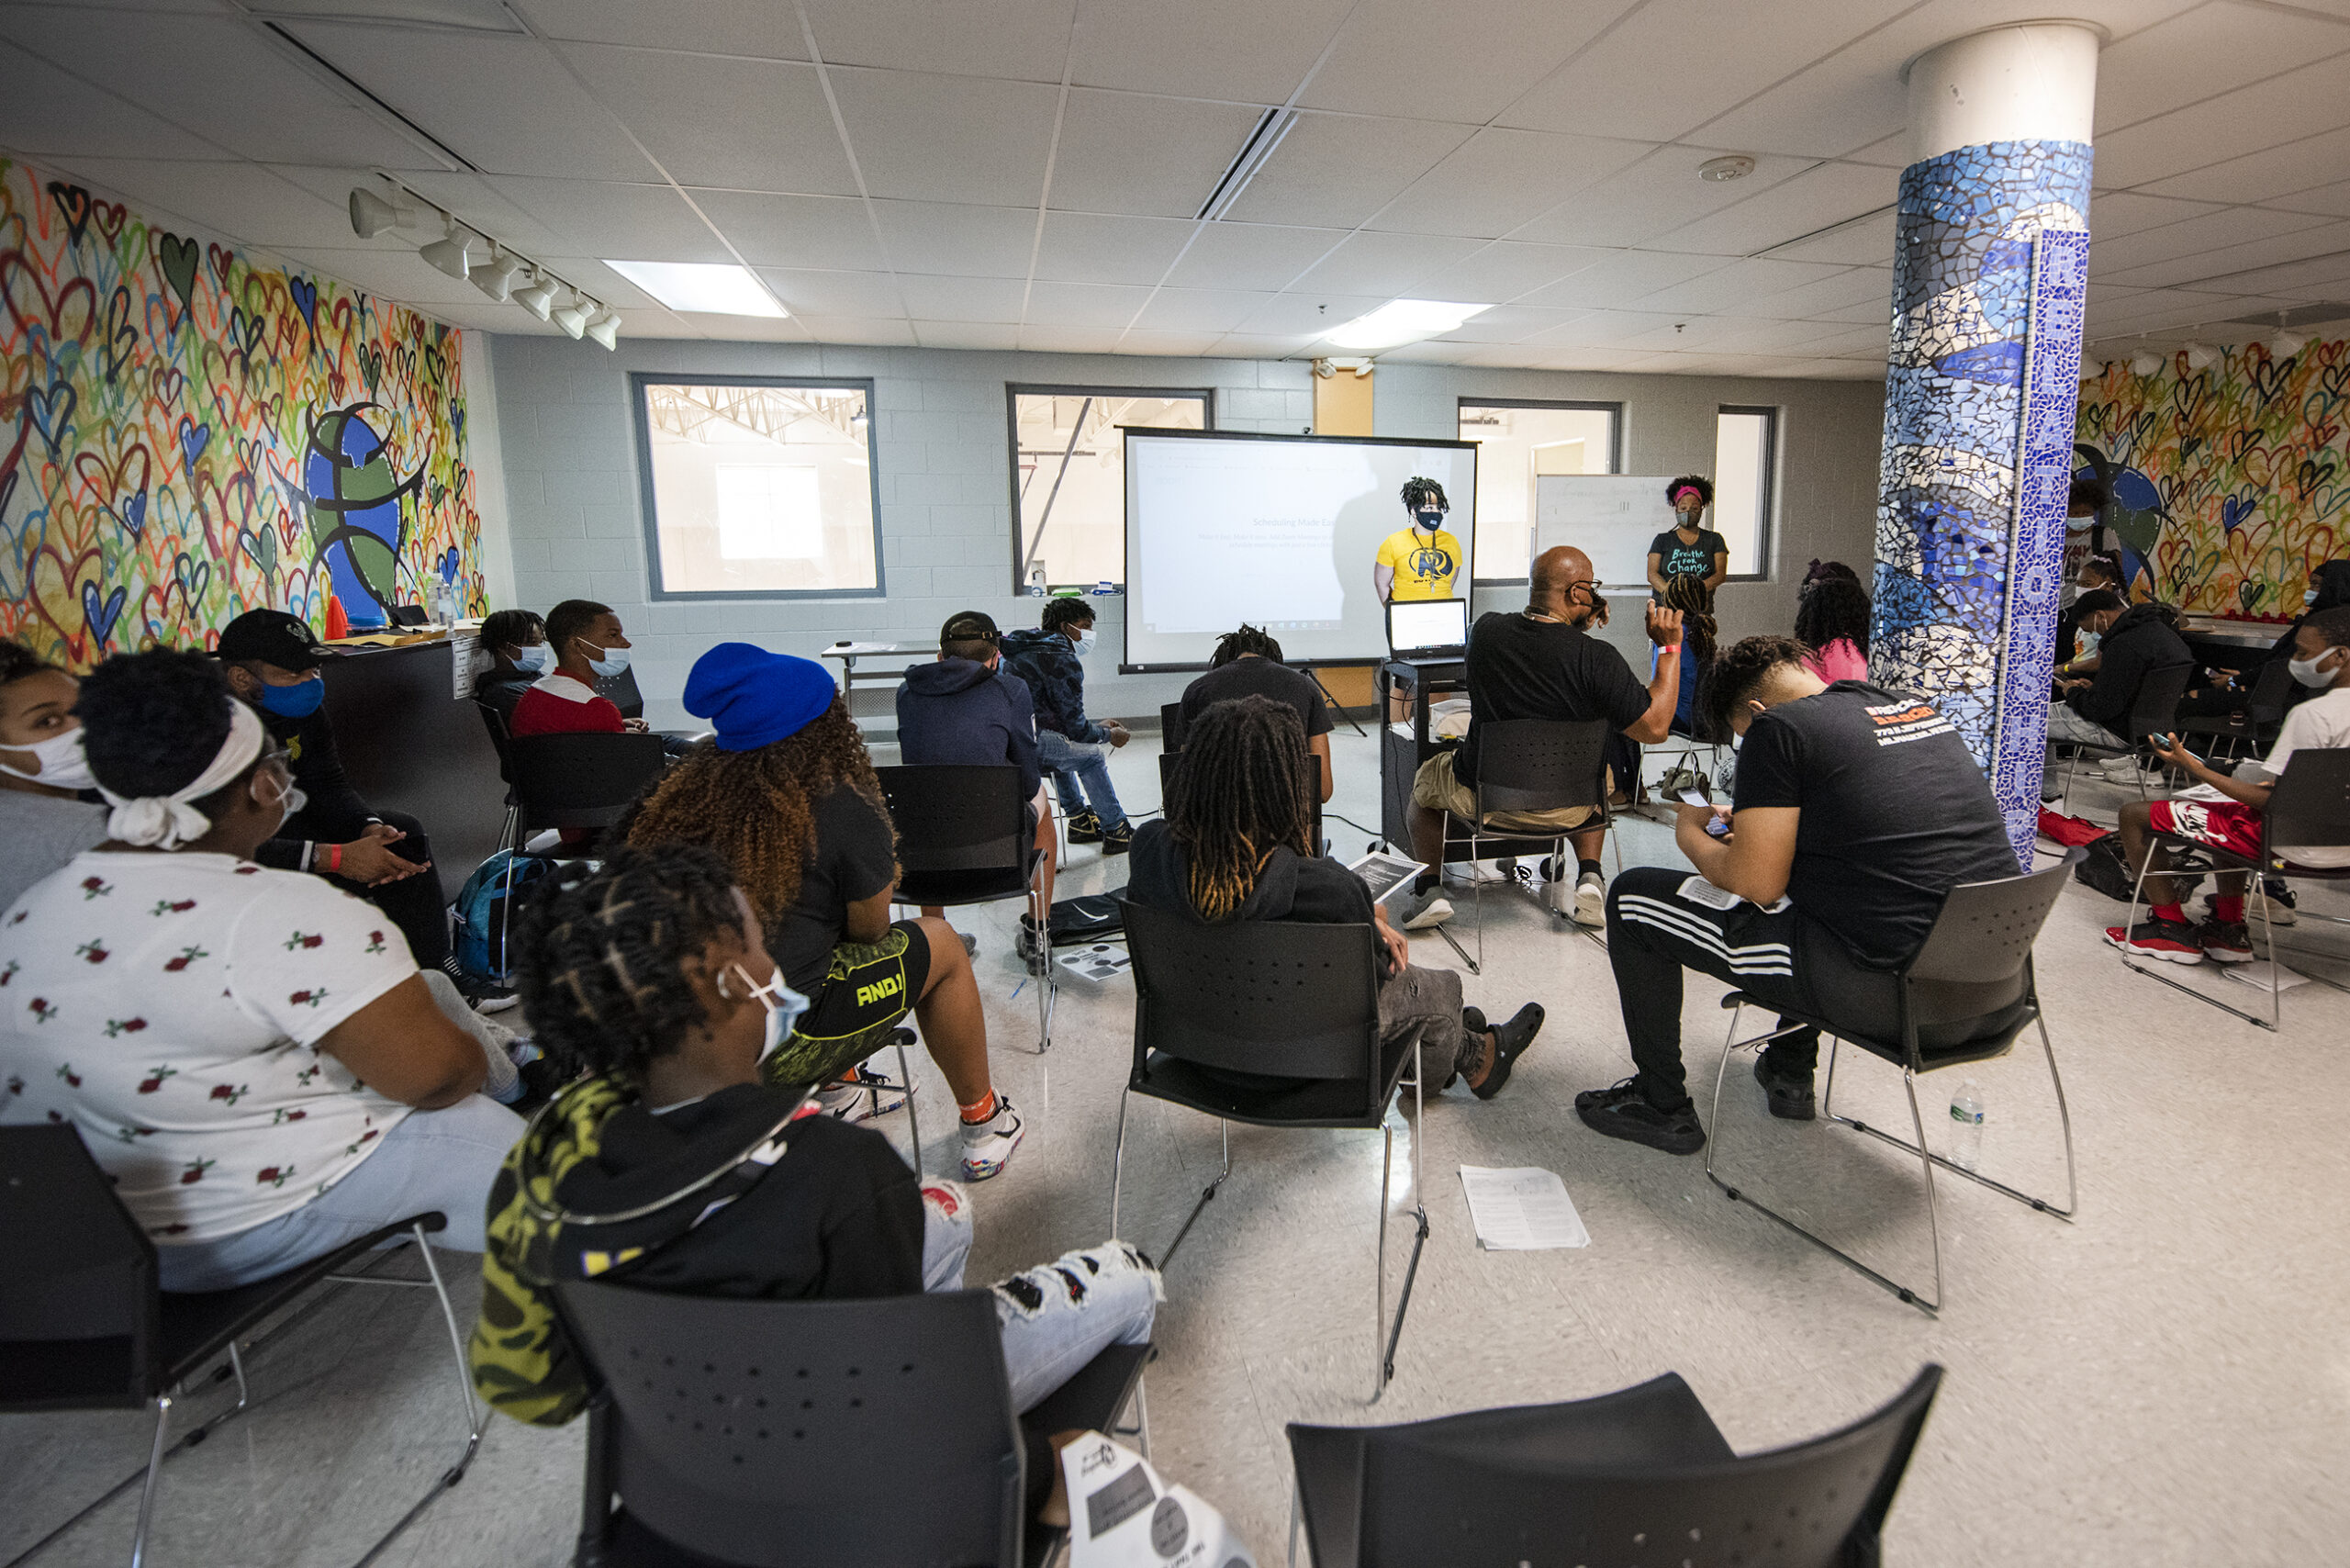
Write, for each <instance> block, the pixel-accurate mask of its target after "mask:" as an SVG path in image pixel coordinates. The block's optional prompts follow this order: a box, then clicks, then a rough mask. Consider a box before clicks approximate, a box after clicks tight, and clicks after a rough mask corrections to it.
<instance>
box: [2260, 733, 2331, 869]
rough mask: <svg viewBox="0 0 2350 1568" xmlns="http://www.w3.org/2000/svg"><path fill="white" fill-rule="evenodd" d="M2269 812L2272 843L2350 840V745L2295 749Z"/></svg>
mask: <svg viewBox="0 0 2350 1568" xmlns="http://www.w3.org/2000/svg"><path fill="white" fill-rule="evenodd" d="M2263 815H2264V817H2265V818H2266V829H2267V842H2268V843H2269V844H2270V845H2271V846H2277V845H2286V846H2302V845H2326V846H2333V845H2342V846H2350V749H2342V750H2333V751H2296V752H2295V753H2293V755H2292V756H2290V757H2289V758H2288V759H2287V761H2286V763H2285V773H2284V777H2283V778H2279V779H2277V788H2276V790H2275V791H2274V792H2273V793H2272V794H2270V796H2269V797H2268V804H2267V806H2266V808H2265V810H2264V812H2263Z"/></svg>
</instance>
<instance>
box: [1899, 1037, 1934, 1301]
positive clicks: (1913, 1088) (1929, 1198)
mask: <svg viewBox="0 0 2350 1568" xmlns="http://www.w3.org/2000/svg"><path fill="white" fill-rule="evenodd" d="M1901 1087H1902V1090H1903V1092H1906V1093H1907V1094H1908V1096H1909V1124H1910V1126H1914V1127H1916V1128H1917V1129H1918V1154H1919V1161H1920V1163H1921V1164H1923V1165H1924V1167H1925V1171H1926V1229H1927V1233H1928V1234H1929V1235H1930V1237H1931V1238H1933V1243H1934V1294H1933V1299H1932V1300H1930V1301H1920V1300H1919V1299H1918V1298H1917V1297H1916V1296H1915V1295H1913V1294H1911V1293H1910V1292H1908V1291H1907V1290H1904V1291H1902V1292H1901V1293H1900V1294H1901V1299H1902V1300H1903V1301H1914V1302H1917V1305H1919V1306H1922V1307H1924V1308H1925V1309H1926V1310H1927V1311H1928V1312H1930V1313H1934V1314H1940V1313H1941V1311H1942V1211H1941V1205H1940V1204H1938V1203H1937V1202H1936V1201H1935V1198H1934V1166H1935V1165H1936V1164H1937V1163H1938V1161H1937V1159H1936V1157H1935V1156H1933V1155H1931V1154H1929V1153H1927V1152H1926V1118H1925V1117H1924V1115H1922V1114H1920V1113H1919V1110H1918V1081H1917V1078H1916V1076H1915V1075H1914V1074H1912V1073H1911V1072H1910V1070H1908V1068H1906V1067H1905V1068H1903V1069H1902V1070H1901Z"/></svg>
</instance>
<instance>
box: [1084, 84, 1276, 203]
mask: <svg viewBox="0 0 2350 1568" xmlns="http://www.w3.org/2000/svg"><path fill="white" fill-rule="evenodd" d="M1261 113H1262V111H1261V110H1259V109H1257V108H1254V107H1251V106H1248V105H1243V104H1202V103H1195V102H1192V100H1190V99H1186V98H1159V97H1148V96H1145V95H1141V94H1138V93H1104V92H1100V91H1096V90H1094V89H1091V88H1071V89H1070V91H1069V107H1068V109H1067V110H1066V111H1065V112H1064V114H1063V115H1062V118H1061V134H1060V140H1059V142H1058V143H1057V146H1056V149H1055V151H1054V154H1053V188H1052V192H1051V195H1050V196H1049V197H1048V201H1049V205H1051V206H1053V207H1066V208H1069V209H1070V210H1073V211H1078V212H1125V213H1138V214H1142V215H1146V216H1149V217H1157V218H1190V217H1191V216H1192V215H1193V214H1194V213H1196V212H1198V211H1199V210H1200V207H1201V204H1202V203H1203V202H1205V201H1206V200H1207V199H1208V196H1210V195H1211V194H1212V193H1213V192H1214V190H1215V185H1216V182H1217V181H1218V180H1219V179H1221V178H1222V177H1223V176H1224V171H1225V168H1226V167H1227V166H1229V165H1230V163H1231V162H1232V160H1233V159H1234V158H1235V157H1236V156H1237V155H1238V154H1239V151H1240V149H1241V146H1242V145H1243V144H1244V143H1245V142H1246V141H1247V140H1248V133H1249V132H1250V131H1251V130H1252V129H1255V128H1256V125H1257V120H1258V118H1259V115H1260V114H1261Z"/></svg>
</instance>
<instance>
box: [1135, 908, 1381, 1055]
mask: <svg viewBox="0 0 2350 1568" xmlns="http://www.w3.org/2000/svg"><path fill="white" fill-rule="evenodd" d="M1118 907H1119V909H1120V910H1122V911H1123V912H1124V913H1125V927H1126V946H1127V949H1128V951H1130V952H1132V953H1133V955H1134V960H1135V967H1134V975H1135V1065H1136V1071H1137V1073H1139V1072H1140V1071H1141V1070H1142V1069H1143V1065H1144V1061H1145V1058H1146V1057H1147V1053H1149V1052H1152V1051H1158V1052H1161V1053H1163V1054H1165V1055H1167V1056H1169V1057H1172V1058H1176V1059H1177V1060H1179V1061H1186V1062H1193V1063H1197V1064H1199V1065H1200V1066H1203V1067H1210V1068H1217V1069H1221V1070H1225V1071H1228V1072H1253V1073H1264V1074H1267V1075H1270V1076H1274V1077H1281V1078H1311V1079H1360V1080H1361V1081H1363V1084H1364V1090H1363V1093H1364V1098H1365V1100H1366V1102H1368V1101H1369V1100H1370V1099H1371V1097H1372V1096H1374V1095H1377V1094H1378V1093H1379V1088H1378V1086H1377V1085H1376V1084H1375V1082H1374V1081H1375V1080H1377V1079H1378V1077H1379V1072H1380V1060H1379V939H1378V937H1377V935H1375V934H1374V933H1373V931H1372V928H1371V927H1370V926H1368V925H1316V924H1306V923H1303V922H1291V921H1273V920H1266V921H1233V922H1231V923H1229V924H1223V925H1203V924H1198V923H1197V922H1195V921H1192V920H1191V919H1189V918H1187V917H1185V916H1183V915H1181V914H1170V913H1167V912H1166V911H1164V910H1157V909H1147V908H1145V907H1144V906H1143V905H1141V904H1137V903H1131V902H1124V901H1121V902H1120V903H1119V905H1118Z"/></svg>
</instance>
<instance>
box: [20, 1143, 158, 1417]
mask: <svg viewBox="0 0 2350 1568" xmlns="http://www.w3.org/2000/svg"><path fill="white" fill-rule="evenodd" d="M0 1257H5V1258H6V1259H7V1260H9V1261H8V1266H7V1268H6V1270H0V1410H59V1409H92V1408H116V1407H133V1408H135V1407H137V1406H141V1405H144V1404H145V1403H146V1402H147V1401H148V1399H149V1398H150V1397H151V1395H153V1394H155V1393H156V1392H157V1390H158V1388H159V1387H160V1386H161V1383H160V1381H159V1375H160V1369H159V1367H158V1364H157V1363H158V1361H159V1360H160V1355H161V1350H160V1342H161V1333H162V1328H161V1324H160V1321H159V1316H160V1306H159V1303H158V1300H157V1296H156V1294H155V1246H154V1243H153V1242H151V1241H150V1240H149V1239H148V1238H147V1237H146V1235H145V1234H144V1233H143V1232H141V1231H140V1228H139V1226H138V1224H137V1222H136V1221H134V1220H133V1219H132V1218H131V1217H130V1215H129V1211H127V1210H126V1209H124V1207H123V1206H122V1204H121V1203H120V1202H118V1201H117V1199H116V1197H115V1194H114V1188H113V1184H112V1183H111V1182H109V1181H108V1180H107V1178H106V1172H105V1171H104V1170H100V1169H99V1168H98V1162H97V1161H96V1160H95V1159H91V1158H90V1151H89V1150H88V1149H87V1148H84V1145H83V1143H82V1138H81V1135H80V1134H79V1133H76V1132H75V1131H74V1130H73V1128H72V1127H70V1126H20V1127H0Z"/></svg>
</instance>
